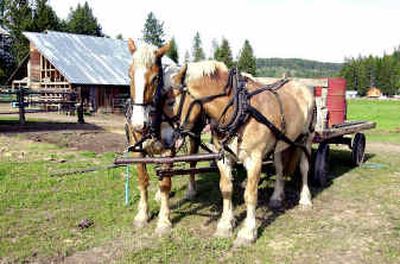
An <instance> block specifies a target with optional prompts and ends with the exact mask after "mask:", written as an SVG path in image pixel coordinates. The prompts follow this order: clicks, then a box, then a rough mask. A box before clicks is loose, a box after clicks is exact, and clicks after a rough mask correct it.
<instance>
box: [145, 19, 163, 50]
mask: <svg viewBox="0 0 400 264" xmlns="http://www.w3.org/2000/svg"><path fill="white" fill-rule="evenodd" d="M142 33H143V40H144V41H145V42H146V43H149V44H153V45H154V46H157V47H161V46H162V45H163V44H164V42H165V40H164V35H165V33H164V22H161V21H158V20H157V18H156V16H155V15H154V13H153V12H150V13H149V14H148V15H147V18H146V22H145V23H144V28H143V31H142Z"/></svg>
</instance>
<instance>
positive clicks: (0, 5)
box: [0, 0, 6, 27]
mask: <svg viewBox="0 0 400 264" xmlns="http://www.w3.org/2000/svg"><path fill="white" fill-rule="evenodd" d="M5 10H6V3H5V0H0V27H3V26H4V12H5Z"/></svg>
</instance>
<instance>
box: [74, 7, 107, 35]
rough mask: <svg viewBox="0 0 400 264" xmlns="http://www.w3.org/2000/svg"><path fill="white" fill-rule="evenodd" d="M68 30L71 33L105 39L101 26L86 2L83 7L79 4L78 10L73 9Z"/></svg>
mask: <svg viewBox="0 0 400 264" xmlns="http://www.w3.org/2000/svg"><path fill="white" fill-rule="evenodd" d="M67 29H68V31H69V32H71V33H77V34H85V35H93V36H98V37H103V36H104V35H103V33H102V30H101V26H100V24H99V23H98V22H97V18H96V17H95V16H94V15H93V11H92V9H91V8H90V7H89V4H88V3H87V2H85V3H84V4H83V6H81V4H78V6H77V7H76V9H71V11H70V14H69V16H68V22H67Z"/></svg>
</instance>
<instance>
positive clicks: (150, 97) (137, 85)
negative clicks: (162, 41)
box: [128, 39, 170, 131]
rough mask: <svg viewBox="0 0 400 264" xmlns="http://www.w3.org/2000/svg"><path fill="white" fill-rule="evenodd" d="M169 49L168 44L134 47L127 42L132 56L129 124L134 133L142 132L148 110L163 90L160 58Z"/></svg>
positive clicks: (147, 121)
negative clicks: (159, 46) (130, 115)
mask: <svg viewBox="0 0 400 264" xmlns="http://www.w3.org/2000/svg"><path fill="white" fill-rule="evenodd" d="M169 47H170V46H169V44H166V45H165V46H163V47H161V48H157V47H155V46H153V45H149V44H143V45H141V46H140V47H136V45H135V43H134V41H133V40H132V39H129V40H128V48H129V51H130V52H131V54H132V63H131V65H130V68H129V77H130V79H131V82H130V94H131V102H132V118H131V124H132V127H133V129H134V130H136V131H142V130H143V129H144V128H145V127H146V125H147V124H149V122H150V118H151V117H150V114H149V113H150V109H151V107H152V106H154V102H155V100H157V97H159V96H160V95H159V94H158V93H160V92H161V89H162V88H163V69H162V65H161V58H162V56H163V55H164V54H165V53H166V52H167V51H168V50H169Z"/></svg>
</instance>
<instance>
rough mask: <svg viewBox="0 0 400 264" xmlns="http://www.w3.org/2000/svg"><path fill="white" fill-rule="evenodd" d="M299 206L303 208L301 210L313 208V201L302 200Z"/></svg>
mask: <svg viewBox="0 0 400 264" xmlns="http://www.w3.org/2000/svg"><path fill="white" fill-rule="evenodd" d="M299 206H300V209H301V210H304V211H307V210H311V209H312V203H311V202H308V203H302V202H300V203H299Z"/></svg>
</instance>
